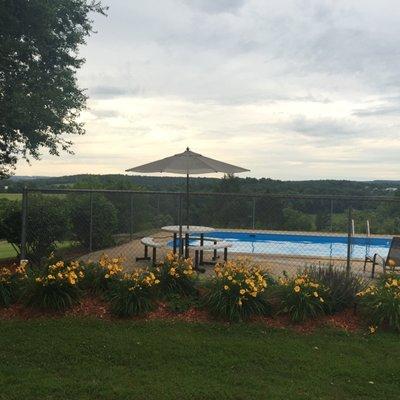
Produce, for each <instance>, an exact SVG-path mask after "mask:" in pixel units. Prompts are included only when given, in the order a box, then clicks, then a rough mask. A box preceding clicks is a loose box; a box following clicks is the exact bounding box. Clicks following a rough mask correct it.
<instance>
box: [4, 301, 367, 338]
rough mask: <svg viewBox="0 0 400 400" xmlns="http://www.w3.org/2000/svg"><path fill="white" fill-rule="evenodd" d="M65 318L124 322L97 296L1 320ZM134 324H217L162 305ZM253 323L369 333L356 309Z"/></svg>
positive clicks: (20, 309)
mask: <svg viewBox="0 0 400 400" xmlns="http://www.w3.org/2000/svg"><path fill="white" fill-rule="evenodd" d="M64 316H70V317H93V318H99V319H102V320H113V321H116V320H120V319H118V318H116V317H114V316H113V315H112V314H111V312H110V308H109V305H108V303H107V302H105V301H104V300H102V299H101V298H99V297H96V296H85V297H83V298H82V299H81V302H80V303H79V304H77V305H76V306H74V307H73V308H71V309H70V310H67V311H65V312H51V311H43V310H38V309H35V308H30V307H26V306H24V305H23V304H18V303H17V304H13V305H11V306H10V307H7V308H0V320H14V319H17V320H32V319H38V318H47V319H49V318H50V319H57V318H62V317H64ZM129 319H130V320H137V321H138V320H142V321H151V320H172V321H184V322H202V323H207V322H216V321H215V319H213V318H212V317H211V316H210V315H209V314H208V313H207V311H205V310H200V309H197V308H191V309H189V310H187V311H184V312H182V313H176V312H173V311H171V310H170V309H169V308H168V305H167V304H166V303H159V304H158V306H157V308H156V309H155V310H153V311H151V312H150V313H148V314H146V315H145V316H143V317H132V318H129ZM250 322H253V323H258V324H260V323H261V324H265V325H268V326H269V327H272V328H278V329H290V330H294V331H296V332H299V333H302V334H309V333H312V332H314V331H315V330H316V329H317V328H321V327H323V326H330V327H334V328H337V329H340V330H343V331H346V332H357V331H360V330H362V329H365V326H366V324H365V322H364V321H363V319H362V318H361V316H360V315H359V314H357V313H355V312H354V310H353V309H346V310H343V311H342V312H339V313H336V314H334V315H326V316H322V317H320V318H318V319H315V320H308V321H305V322H302V323H297V324H294V323H293V322H291V321H290V319H289V317H288V316H287V315H278V316H273V317H256V318H253V319H252V320H251V321H250Z"/></svg>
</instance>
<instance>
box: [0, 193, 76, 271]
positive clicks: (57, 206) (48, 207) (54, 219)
mask: <svg viewBox="0 0 400 400" xmlns="http://www.w3.org/2000/svg"><path fill="white" fill-rule="evenodd" d="M21 214H22V210H21V202H20V201H13V202H11V203H10V204H9V206H8V208H7V210H5V211H4V213H3V215H2V217H1V221H0V237H2V238H5V239H6V240H7V241H8V242H9V243H11V244H12V245H13V246H14V247H15V248H16V249H17V250H18V252H19V253H20V252H21V247H20V246H21V221H22V215H21ZM27 227H28V229H27V235H26V250H27V257H28V258H29V259H30V260H32V261H33V262H34V263H36V264H39V263H40V262H41V261H42V259H43V258H44V257H47V256H49V255H50V253H51V252H53V251H54V250H55V249H56V247H57V242H61V241H63V240H64V239H65V237H66V235H67V233H68V231H69V222H68V213H67V210H66V206H65V200H64V199H62V198H59V197H56V196H44V195H33V194H30V195H29V200H28V216H27Z"/></svg>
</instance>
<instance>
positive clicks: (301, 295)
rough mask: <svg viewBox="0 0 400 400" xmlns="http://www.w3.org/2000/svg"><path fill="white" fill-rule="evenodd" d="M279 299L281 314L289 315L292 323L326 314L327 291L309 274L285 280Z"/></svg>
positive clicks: (282, 280)
mask: <svg viewBox="0 0 400 400" xmlns="http://www.w3.org/2000/svg"><path fill="white" fill-rule="evenodd" d="M280 283H281V287H280V290H279V297H280V300H281V305H280V310H279V312H281V313H288V314H289V316H290V318H291V319H292V321H294V322H301V321H305V320H306V319H308V318H316V317H317V316H318V315H321V314H324V312H325V307H324V302H325V298H326V296H327V289H326V288H325V287H324V286H323V285H321V284H319V283H317V282H316V281H315V280H313V279H312V278H311V277H310V276H308V275H307V274H299V275H297V276H296V277H294V278H293V279H289V278H283V279H281V281H280Z"/></svg>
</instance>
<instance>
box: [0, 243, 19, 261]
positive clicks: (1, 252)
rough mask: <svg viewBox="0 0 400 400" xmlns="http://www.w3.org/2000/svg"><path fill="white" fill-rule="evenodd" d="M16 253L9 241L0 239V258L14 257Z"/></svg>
mask: <svg viewBox="0 0 400 400" xmlns="http://www.w3.org/2000/svg"><path fill="white" fill-rule="evenodd" d="M16 255H17V253H16V251H15V250H14V247H12V246H11V244H10V243H8V242H5V241H0V260H4V259H6V258H13V257H16Z"/></svg>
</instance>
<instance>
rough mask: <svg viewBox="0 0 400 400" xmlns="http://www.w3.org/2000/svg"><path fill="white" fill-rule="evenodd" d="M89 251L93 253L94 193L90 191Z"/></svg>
mask: <svg viewBox="0 0 400 400" xmlns="http://www.w3.org/2000/svg"><path fill="white" fill-rule="evenodd" d="M89 196H90V218H89V251H90V252H92V251H93V191H90V195H89Z"/></svg>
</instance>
